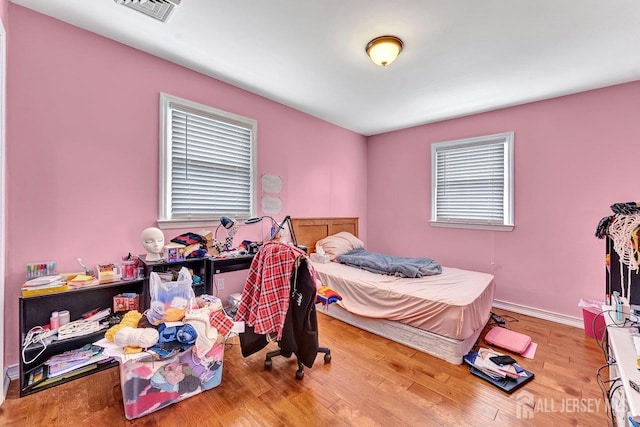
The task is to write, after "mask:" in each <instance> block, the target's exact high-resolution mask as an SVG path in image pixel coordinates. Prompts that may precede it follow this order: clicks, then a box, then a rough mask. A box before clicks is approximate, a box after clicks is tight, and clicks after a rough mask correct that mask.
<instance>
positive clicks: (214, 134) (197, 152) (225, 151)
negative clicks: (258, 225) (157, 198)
mask: <svg viewBox="0 0 640 427" xmlns="http://www.w3.org/2000/svg"><path fill="white" fill-rule="evenodd" d="M170 117H171V119H170V120H171V124H170V131H171V135H170V140H171V161H170V165H171V184H170V185H171V186H170V191H171V197H170V201H171V218H172V219H174V220H175V219H207V218H208V219H212V218H215V219H217V218H219V217H220V216H223V215H225V216H231V217H235V218H239V217H249V216H251V213H252V212H251V208H252V206H251V204H252V179H253V177H252V169H253V168H252V159H253V153H252V150H253V144H252V131H253V129H252V127H251V126H250V125H246V124H242V123H236V122H234V121H232V120H227V119H219V118H217V117H215V116H209V115H206V114H201V113H199V112H196V111H192V110H190V109H188V108H184V107H182V106H176V105H175V104H172V105H171V108H170Z"/></svg>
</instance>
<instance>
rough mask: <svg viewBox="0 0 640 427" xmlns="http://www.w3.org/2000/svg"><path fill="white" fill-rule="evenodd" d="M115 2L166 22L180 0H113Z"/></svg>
mask: <svg viewBox="0 0 640 427" xmlns="http://www.w3.org/2000/svg"><path fill="white" fill-rule="evenodd" d="M114 1H115V2H116V3H118V4H121V5H123V6H126V7H129V8H131V9H133V10H137V11H138V12H140V13H144V14H145V15H147V16H150V17H152V18H154V19H157V20H158V21H162V22H166V21H167V19H169V16H170V15H171V12H173V9H174V8H175V7H176V6H177V5H179V4H180V0H114Z"/></svg>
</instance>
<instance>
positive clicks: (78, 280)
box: [67, 274, 99, 288]
mask: <svg viewBox="0 0 640 427" xmlns="http://www.w3.org/2000/svg"><path fill="white" fill-rule="evenodd" d="M98 283H99V282H98V279H96V278H95V277H93V276H89V275H86V274H78V275H76V276H73V277H71V278H68V279H67V285H69V287H71V288H80V287H85V286H91V285H97V284H98Z"/></svg>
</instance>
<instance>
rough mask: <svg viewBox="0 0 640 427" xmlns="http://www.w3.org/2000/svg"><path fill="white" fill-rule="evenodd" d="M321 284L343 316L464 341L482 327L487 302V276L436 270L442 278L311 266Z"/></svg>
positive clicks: (487, 311)
mask: <svg viewBox="0 0 640 427" xmlns="http://www.w3.org/2000/svg"><path fill="white" fill-rule="evenodd" d="M313 267H314V269H315V270H316V272H317V274H318V278H319V279H320V281H321V282H322V284H325V285H327V286H329V287H330V288H332V289H334V290H335V291H336V292H338V293H339V294H340V295H341V296H342V301H341V302H340V303H339V304H340V305H341V306H342V307H343V308H344V309H346V310H348V311H349V312H351V313H353V314H356V315H359V316H365V317H370V318H379V319H389V320H394V321H398V322H402V323H404V324H407V325H411V326H414V327H417V328H420V329H423V330H425V331H429V332H432V333H435V334H439V335H442V336H445V337H449V338H453V339H458V340H464V339H466V338H469V337H470V336H472V335H474V333H476V332H477V331H478V330H479V329H481V328H483V327H484V325H485V324H486V322H487V320H488V318H489V315H490V312H491V306H492V303H493V295H494V290H495V286H494V283H493V275H491V274H488V273H480V272H476V271H469V270H462V269H458V268H451V267H442V274H438V275H435V276H426V277H422V278H416V279H413V278H399V277H394V276H385V275H381V274H375V273H371V272H368V271H366V270H361V269H358V268H353V267H349V266H346V265H343V264H340V263H337V262H330V263H326V264H322V263H317V262H314V263H313Z"/></svg>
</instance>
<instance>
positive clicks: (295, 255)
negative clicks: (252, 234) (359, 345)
mask: <svg viewBox="0 0 640 427" xmlns="http://www.w3.org/2000/svg"><path fill="white" fill-rule="evenodd" d="M315 299H316V286H315V278H314V275H313V272H312V268H311V266H310V264H309V263H308V260H307V257H306V254H305V253H304V252H303V251H301V250H300V249H298V248H296V247H294V246H291V245H288V244H284V243H279V242H267V243H265V244H264V245H262V247H261V248H260V250H259V251H258V253H257V254H256V256H255V257H254V259H253V261H252V263H251V267H250V269H249V275H248V277H247V281H246V283H245V285H244V289H243V291H242V297H241V301H240V304H239V306H238V311H237V313H236V317H235V320H236V321H244V322H245V331H244V333H242V334H240V346H241V349H242V355H243V356H244V357H247V356H249V355H251V354H253V353H256V352H257V351H259V350H261V349H263V348H264V347H265V346H266V345H267V343H268V342H269V339H268V337H269V338H271V337H273V338H274V339H275V340H277V341H278V345H279V347H280V349H281V352H282V355H283V356H286V357H288V356H290V355H291V354H295V355H296V356H297V358H298V361H299V362H300V363H303V364H304V365H305V366H307V367H309V368H310V367H311V366H312V365H313V362H314V359H315V358H316V355H317V354H318V348H319V345H318V323H317V317H316V309H315Z"/></svg>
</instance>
